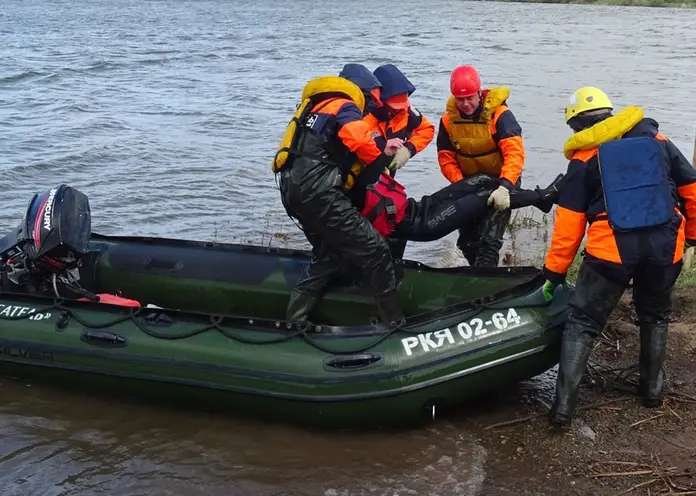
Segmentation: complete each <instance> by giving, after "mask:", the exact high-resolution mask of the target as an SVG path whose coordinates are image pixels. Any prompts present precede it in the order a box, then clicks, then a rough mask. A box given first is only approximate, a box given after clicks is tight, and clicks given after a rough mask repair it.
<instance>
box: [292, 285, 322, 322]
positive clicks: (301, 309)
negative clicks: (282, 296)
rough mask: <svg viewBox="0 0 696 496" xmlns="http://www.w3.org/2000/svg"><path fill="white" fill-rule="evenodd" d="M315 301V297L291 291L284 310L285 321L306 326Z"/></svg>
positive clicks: (316, 299)
mask: <svg viewBox="0 0 696 496" xmlns="http://www.w3.org/2000/svg"><path fill="white" fill-rule="evenodd" d="M317 301H318V298H317V297H316V296H315V295H313V294H311V293H305V292H302V291H297V290H296V289H293V290H292V293H290V299H289V300H288V306H287V308H286V310H285V320H287V321H288V322H293V323H296V324H306V323H307V319H308V317H309V313H310V312H311V311H312V309H313V308H314V306H315V305H316V304H317Z"/></svg>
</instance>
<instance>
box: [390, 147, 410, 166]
mask: <svg viewBox="0 0 696 496" xmlns="http://www.w3.org/2000/svg"><path fill="white" fill-rule="evenodd" d="M410 158H411V152H410V151H409V149H408V148H406V147H405V146H402V147H401V148H399V149H398V150H396V153H395V154H394V160H393V161H392V163H393V164H394V169H396V170H399V169H401V168H402V167H403V166H404V164H405V163H406V162H408V159H410Z"/></svg>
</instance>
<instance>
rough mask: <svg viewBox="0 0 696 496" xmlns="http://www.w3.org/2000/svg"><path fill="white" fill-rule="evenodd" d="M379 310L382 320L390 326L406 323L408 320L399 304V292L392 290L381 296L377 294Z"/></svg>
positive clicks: (376, 299)
mask: <svg viewBox="0 0 696 496" xmlns="http://www.w3.org/2000/svg"><path fill="white" fill-rule="evenodd" d="M375 302H376V304H377V312H378V313H379V317H380V319H381V320H382V322H383V323H384V324H386V325H388V326H389V327H390V328H393V327H398V326H401V325H404V323H405V322H406V320H405V319H404V314H403V312H402V311H401V305H399V298H398V293H397V292H396V291H391V292H389V293H385V294H382V295H379V296H375Z"/></svg>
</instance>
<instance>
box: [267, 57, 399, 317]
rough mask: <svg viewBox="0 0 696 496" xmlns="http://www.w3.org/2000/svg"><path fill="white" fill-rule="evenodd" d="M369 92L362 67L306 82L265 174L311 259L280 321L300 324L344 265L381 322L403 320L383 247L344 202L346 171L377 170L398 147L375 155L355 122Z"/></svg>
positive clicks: (371, 81) (370, 80)
mask: <svg viewBox="0 0 696 496" xmlns="http://www.w3.org/2000/svg"><path fill="white" fill-rule="evenodd" d="M376 87H379V81H377V80H376V78H375V77H374V76H373V74H372V73H371V72H370V71H369V70H368V69H367V68H365V70H364V72H363V73H360V74H357V75H355V74H354V75H353V77H350V75H346V77H340V76H323V77H319V78H316V79H313V80H311V81H309V82H308V83H307V85H305V87H304V89H303V91H302V98H301V100H302V103H301V104H300V105H299V107H298V109H297V111H296V113H295V115H294V116H293V118H292V119H291V121H290V122H289V124H288V126H287V129H286V131H285V134H284V136H283V138H282V140H281V143H280V145H279V149H278V152H277V153H276V156H275V158H274V161H273V170H274V172H275V173H277V174H278V175H279V176H280V180H279V186H280V195H281V201H282V203H283V205H284V207H285V209H286V211H287V213H288V215H290V216H291V217H292V218H294V219H296V220H297V221H298V223H299V225H300V226H301V228H302V229H303V231H304V232H305V235H306V237H307V240H308V241H309V242H310V244H311V245H312V251H313V255H314V256H313V258H312V260H311V262H310V264H309V265H308V267H307V270H306V272H305V274H304V275H303V276H302V277H301V278H300V279H299V280H298V281H297V283H296V285H295V287H294V288H293V290H292V292H291V295H290V299H289V301H288V306H287V309H286V320H289V321H293V322H298V323H305V322H307V319H308V315H309V313H310V311H311V310H312V309H313V308H314V306H315V305H316V303H317V301H318V300H319V299H320V298H321V296H322V294H323V292H324V291H325V289H326V287H327V285H328V283H329V282H330V281H331V279H332V278H333V276H334V275H335V273H336V272H337V270H338V261H339V260H347V261H349V262H350V263H351V264H353V265H355V266H357V267H360V268H361V269H362V271H363V274H364V277H365V278H366V279H367V281H368V283H369V286H370V288H371V289H372V291H373V294H374V297H375V301H376V304H377V310H378V314H379V316H380V318H381V320H382V321H383V322H384V323H385V324H388V325H392V326H393V325H399V324H400V323H401V322H402V321H403V313H402V311H401V309H400V306H399V303H398V299H397V293H396V278H395V274H394V266H393V263H392V257H391V254H390V252H389V247H388V246H387V243H386V242H385V240H384V238H383V237H382V236H381V235H380V234H379V233H378V232H377V231H376V230H375V229H374V228H373V227H372V225H371V224H370V223H369V222H368V221H367V220H366V219H365V218H364V217H362V216H361V215H360V212H359V211H358V210H357V209H356V208H355V206H353V204H352V203H351V201H350V199H349V198H348V195H347V187H348V186H347V182H348V180H349V177H351V178H353V177H354V176H351V169H352V168H353V166H354V164H356V163H360V164H364V165H365V166H376V167H381V168H384V167H386V166H388V165H389V163H390V162H391V161H392V160H393V156H394V154H395V153H396V150H397V149H398V148H399V147H400V143H399V142H398V141H392V142H391V143H390V142H387V143H386V144H385V145H384V147H383V148H380V147H379V146H378V145H377V143H375V140H374V139H373V138H372V135H371V132H370V129H369V126H368V125H367V123H366V122H365V121H364V120H363V109H364V108H365V105H366V97H368V98H370V97H372V93H371V91H372V90H374V88H376ZM357 172H359V171H357ZM354 174H355V173H354Z"/></svg>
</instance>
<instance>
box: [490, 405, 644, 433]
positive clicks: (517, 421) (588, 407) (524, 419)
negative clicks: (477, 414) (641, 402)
mask: <svg viewBox="0 0 696 496" xmlns="http://www.w3.org/2000/svg"><path fill="white" fill-rule="evenodd" d="M630 399H632V398H631V397H629V396H625V397H621V398H614V399H611V400H608V401H600V402H598V403H592V404H590V405H584V406H579V407H577V408H576V409H575V410H576V411H582V410H591V409H593V408H600V407H603V406H606V405H611V404H613V403H618V402H620V401H626V400H630ZM544 415H547V412H541V413H535V414H533V415H529V416H527V417H522V418H518V419H514V420H507V421H505V422H498V423H497V424H491V425H488V426H486V427H484V428H483V430H484V431H487V430H489V429H495V428H497V427H507V426H509V425H515V424H521V423H522V422H528V421H529V420H534V419H536V418H539V417H543V416H544Z"/></svg>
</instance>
